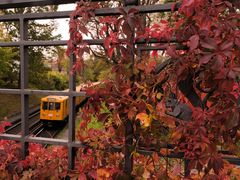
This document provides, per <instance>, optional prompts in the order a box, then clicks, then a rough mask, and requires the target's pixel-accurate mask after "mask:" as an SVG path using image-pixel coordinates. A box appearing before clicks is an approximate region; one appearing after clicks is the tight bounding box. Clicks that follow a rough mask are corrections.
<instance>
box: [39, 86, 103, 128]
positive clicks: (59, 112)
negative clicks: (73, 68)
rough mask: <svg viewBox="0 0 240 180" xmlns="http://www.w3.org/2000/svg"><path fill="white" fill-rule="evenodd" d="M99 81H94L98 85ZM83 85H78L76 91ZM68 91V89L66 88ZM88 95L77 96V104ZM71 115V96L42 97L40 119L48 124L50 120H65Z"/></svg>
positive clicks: (77, 105) (58, 121)
mask: <svg viewBox="0 0 240 180" xmlns="http://www.w3.org/2000/svg"><path fill="white" fill-rule="evenodd" d="M97 84H99V83H98V82H97V83H93V85H97ZM81 88H82V86H78V87H77V88H76V91H77V92H79V91H80V89H81ZM65 91H68V90H65ZM85 100H87V98H86V97H76V98H75V105H76V107H79V106H80V104H82V103H83V102H84V101H85ZM68 115H69V98H68V96H55V95H50V96H46V97H43V98H41V108H40V121H42V122H43V123H44V125H47V124H48V122H57V123H58V124H61V123H60V122H64V121H65V120H67V118H68Z"/></svg>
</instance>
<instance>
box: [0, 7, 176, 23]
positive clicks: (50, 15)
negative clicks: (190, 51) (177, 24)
mask: <svg viewBox="0 0 240 180" xmlns="http://www.w3.org/2000/svg"><path fill="white" fill-rule="evenodd" d="M174 5H175V9H174V10H177V9H178V7H179V5H180V4H179V3H177V4H175V3H166V4H155V5H145V6H131V7H124V10H125V11H126V12H127V11H128V10H129V9H130V8H132V7H134V8H136V9H138V10H139V13H155V12H170V11H171V8H172V6H174ZM0 8H1V6H0ZM71 13H72V11H62V12H60V11H59V12H45V13H26V14H12V15H4V16H0V21H17V20H18V19H19V18H24V19H26V20H35V19H57V18H69V16H70V14H71ZM95 15H96V16H119V15H121V12H120V11H119V8H101V9H96V10H95Z"/></svg>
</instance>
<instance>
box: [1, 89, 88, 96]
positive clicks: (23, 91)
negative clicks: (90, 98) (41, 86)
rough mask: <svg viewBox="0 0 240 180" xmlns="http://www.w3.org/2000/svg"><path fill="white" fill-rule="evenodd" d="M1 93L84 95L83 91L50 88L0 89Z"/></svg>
mask: <svg viewBox="0 0 240 180" xmlns="http://www.w3.org/2000/svg"><path fill="white" fill-rule="evenodd" d="M0 93H2V94H19V95H20V94H22V93H23V94H28V95H33V94H35V95H37V94H42V95H59V96H86V92H84V91H78V92H77V91H51V90H31V89H25V90H21V89H0Z"/></svg>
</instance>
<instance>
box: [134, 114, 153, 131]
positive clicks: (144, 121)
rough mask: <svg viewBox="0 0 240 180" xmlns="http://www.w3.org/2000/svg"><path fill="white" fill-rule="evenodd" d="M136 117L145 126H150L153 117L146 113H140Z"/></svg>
mask: <svg viewBox="0 0 240 180" xmlns="http://www.w3.org/2000/svg"><path fill="white" fill-rule="evenodd" d="M136 119H139V120H140V122H141V124H142V126H143V127H145V128H146V127H149V126H150V125H151V122H152V120H151V118H150V117H149V116H148V115H147V114H146V113H138V114H137V116H136Z"/></svg>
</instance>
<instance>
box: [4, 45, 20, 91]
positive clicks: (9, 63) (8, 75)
mask: <svg viewBox="0 0 240 180" xmlns="http://www.w3.org/2000/svg"><path fill="white" fill-rule="evenodd" d="M16 56H17V52H15V51H14V48H10V47H6V48H5V47H4V48H2V47H0V57H1V58H0V87H2V88H6V87H10V88H16V85H17V83H18V70H19V62H18V61H17V60H16V59H15V58H16Z"/></svg>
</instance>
